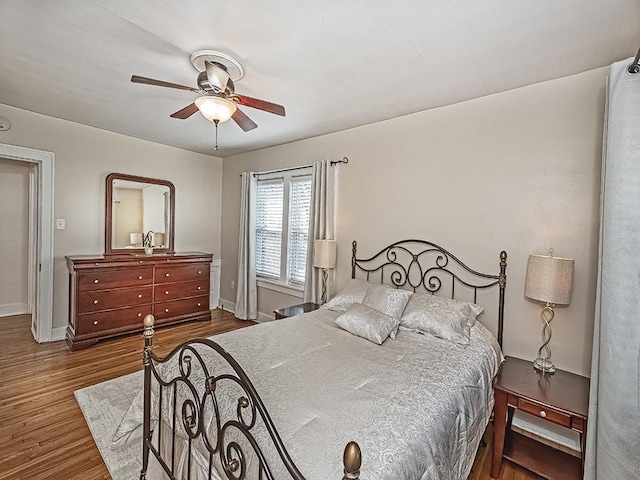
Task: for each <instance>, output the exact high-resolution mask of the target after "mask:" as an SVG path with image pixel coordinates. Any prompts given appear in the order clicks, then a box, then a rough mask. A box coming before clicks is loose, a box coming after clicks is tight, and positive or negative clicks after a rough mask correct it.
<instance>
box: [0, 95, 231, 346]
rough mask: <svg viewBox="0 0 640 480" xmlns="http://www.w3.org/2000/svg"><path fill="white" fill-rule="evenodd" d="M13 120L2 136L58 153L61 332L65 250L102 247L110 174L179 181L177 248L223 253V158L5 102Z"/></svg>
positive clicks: (57, 313) (0, 109)
mask: <svg viewBox="0 0 640 480" xmlns="http://www.w3.org/2000/svg"><path fill="white" fill-rule="evenodd" d="M0 115H4V116H6V117H8V118H9V119H10V120H11V123H12V127H11V129H10V130H8V131H6V132H0V142H2V143H6V144H11V145H19V146H23V147H29V148H35V149H40V150H46V151H51V152H53V153H54V154H55V174H54V175H55V176H54V181H55V189H54V190H55V193H54V214H55V217H56V218H64V219H66V229H65V230H56V231H55V237H54V257H55V258H54V312H53V326H54V332H55V333H56V334H57V335H60V333H62V334H63V333H64V332H63V329H64V327H66V324H67V317H68V306H67V303H68V270H67V266H66V262H65V255H83V254H87V255H91V254H102V253H103V252H104V209H105V207H104V202H105V179H106V177H107V175H108V174H109V173H112V172H119V173H128V174H132V175H141V176H146V177H155V178H160V179H165V180H170V181H171V182H173V183H174V185H175V188H176V219H175V229H176V233H175V248H176V250H177V251H203V252H210V253H213V254H214V255H215V256H216V257H218V256H219V254H220V242H221V239H220V222H221V217H220V212H221V183H222V159H221V158H219V157H213V156H208V155H202V154H199V153H194V152H189V151H186V150H180V149H177V148H174V147H169V146H166V145H160V144H156V143H152V142H148V141H145V140H140V139H137V138H133V137H127V136H124V135H119V134H116V133H112V132H107V131H104V130H99V129H97V128H93V127H88V126H86V125H80V124H77V123H73V122H68V121H65V120H60V119H57V118H53V117H47V116H44V115H39V114H35V113H32V112H28V111H26V110H20V109H17V108H14V107H10V106H7V105H1V104H0Z"/></svg>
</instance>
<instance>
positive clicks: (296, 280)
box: [287, 176, 311, 286]
mask: <svg viewBox="0 0 640 480" xmlns="http://www.w3.org/2000/svg"><path fill="white" fill-rule="evenodd" d="M310 206H311V178H310V177H308V176H305V177H296V178H293V179H292V180H291V189H290V193H289V242H288V250H289V251H288V252H287V260H288V265H287V267H288V268H287V272H288V273H287V283H291V284H293V285H299V286H302V285H304V280H305V273H306V270H307V265H306V264H307V244H308V241H309V210H310Z"/></svg>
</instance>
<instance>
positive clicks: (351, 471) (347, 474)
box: [342, 442, 362, 480]
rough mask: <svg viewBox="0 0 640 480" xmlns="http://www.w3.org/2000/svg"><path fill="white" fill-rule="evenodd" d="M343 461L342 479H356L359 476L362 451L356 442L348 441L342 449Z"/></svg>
mask: <svg viewBox="0 0 640 480" xmlns="http://www.w3.org/2000/svg"><path fill="white" fill-rule="evenodd" d="M342 461H343V463H344V477H342V480H358V479H359V478H360V465H362V453H361V452H360V446H359V445H358V444H357V443H356V442H349V443H348V444H347V446H346V447H345V449H344V455H343V457H342Z"/></svg>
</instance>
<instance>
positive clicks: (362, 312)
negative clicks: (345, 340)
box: [335, 303, 400, 345]
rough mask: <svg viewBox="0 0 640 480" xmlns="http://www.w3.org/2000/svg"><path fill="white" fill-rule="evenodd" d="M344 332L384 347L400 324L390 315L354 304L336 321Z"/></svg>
mask: <svg viewBox="0 0 640 480" xmlns="http://www.w3.org/2000/svg"><path fill="white" fill-rule="evenodd" d="M335 322H336V324H338V326H339V327H340V328H342V329H343V330H346V331H347V332H349V333H352V334H353V335H357V336H358V337H362V338H365V339H367V340H369V341H370V342H373V343H377V344H378V345H382V342H384V341H385V340H386V339H387V337H388V336H389V335H390V334H391V332H395V331H396V330H397V328H398V324H399V323H400V322H399V321H398V320H397V319H395V318H393V317H392V316H390V315H386V314H384V313H382V312H379V311H378V310H376V309H374V308H371V307H369V306H367V305H363V304H361V303H354V304H353V305H351V306H350V307H349V308H348V309H347V311H346V312H344V313H343V314H342V315H340V316H339V317H338V318H336V320H335Z"/></svg>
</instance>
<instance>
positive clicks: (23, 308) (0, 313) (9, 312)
mask: <svg viewBox="0 0 640 480" xmlns="http://www.w3.org/2000/svg"><path fill="white" fill-rule="evenodd" d="M27 313H29V305H28V304H26V303H9V304H8V305H0V317H11V316H13V315H25V314H27Z"/></svg>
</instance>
